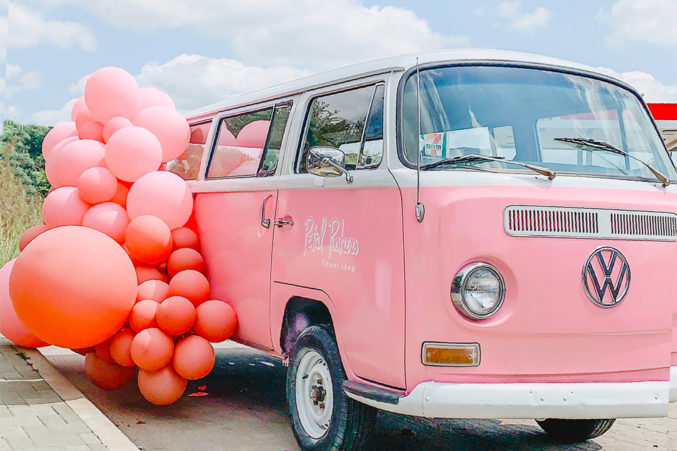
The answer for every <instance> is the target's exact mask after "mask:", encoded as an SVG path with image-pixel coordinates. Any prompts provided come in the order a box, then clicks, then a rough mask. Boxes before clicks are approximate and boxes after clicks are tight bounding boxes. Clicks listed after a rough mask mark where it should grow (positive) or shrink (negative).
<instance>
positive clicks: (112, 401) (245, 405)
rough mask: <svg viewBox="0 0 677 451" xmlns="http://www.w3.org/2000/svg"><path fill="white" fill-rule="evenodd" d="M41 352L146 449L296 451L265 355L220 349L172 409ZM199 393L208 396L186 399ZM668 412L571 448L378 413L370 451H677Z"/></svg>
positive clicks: (56, 352) (517, 428)
mask: <svg viewBox="0 0 677 451" xmlns="http://www.w3.org/2000/svg"><path fill="white" fill-rule="evenodd" d="M43 353H44V354H46V357H47V358H48V359H49V360H50V361H51V362H52V364H54V365H55V366H56V367H57V368H58V369H59V370H60V371H61V372H62V373H63V374H64V375H65V376H66V377H67V378H68V379H69V380H70V381H71V383H73V385H75V386H76V387H77V388H78V389H79V390H80V391H82V393H84V395H85V396H87V398H89V399H90V400H91V401H92V402H93V403H94V404H95V405H96V406H97V407H98V408H99V409H101V411H102V412H103V413H104V414H105V415H106V416H108V418H110V419H111V420H112V421H113V423H115V425H116V426H118V427H119V428H120V430H122V432H123V433H125V434H126V435H127V436H128V437H129V438H130V439H131V440H132V441H133V442H134V443H135V444H136V445H137V446H139V448H141V449H145V450H157V449H167V450H169V449H171V450H196V451H197V450H207V451H215V450H220V449H228V450H292V449H294V450H295V449H298V447H297V445H296V441H295V440H294V437H293V435H292V432H291V429H290V427H289V423H288V419H287V406H286V401H285V395H284V384H285V368H284V367H283V366H282V365H281V364H280V362H279V361H277V360H276V359H273V358H271V357H268V356H267V355H265V354H261V353H259V352H257V351H254V350H251V349H248V348H243V347H239V345H236V347H229V345H227V344H222V345H220V346H219V347H218V348H217V357H216V367H215V369H214V371H212V373H211V374H210V375H209V376H208V377H206V378H205V379H202V380H200V381H194V382H189V384H188V389H187V391H186V395H184V397H182V398H181V399H180V400H179V401H178V402H176V403H175V404H173V405H171V406H164V407H158V406H153V405H151V404H149V403H147V402H146V401H145V400H144V399H143V398H142V397H141V395H140V394H139V392H138V389H137V387H136V385H135V384H133V383H130V384H129V385H128V386H126V387H124V388H122V389H121V390H118V391H115V392H106V391H104V390H101V389H99V388H97V387H95V386H94V385H92V384H91V383H90V382H89V381H88V380H87V379H86V377H85V375H84V358H83V357H82V356H80V355H77V354H73V353H71V352H70V351H68V350H62V349H59V348H48V349H46V350H45V351H44V352H43ZM203 386H204V388H203ZM197 392H204V393H207V395H206V396H187V395H190V394H192V393H197ZM670 412H671V415H670V418H658V419H642V420H634V419H633V420H619V421H617V422H616V424H615V425H614V427H613V428H612V429H611V430H610V431H609V432H607V433H606V434H605V435H603V436H602V437H600V438H597V439H595V440H590V441H588V442H585V443H582V444H579V445H573V446H572V445H563V444H559V443H556V442H553V441H551V440H549V439H548V437H547V436H545V434H543V433H542V432H541V430H540V428H539V427H538V426H537V425H536V423H535V422H533V421H530V420H426V419H419V418H412V417H404V416H400V415H394V414H389V413H379V416H378V420H377V429H376V432H375V434H374V436H373V437H372V439H371V441H370V443H369V449H370V450H379V451H382V450H384V449H388V451H396V450H414V449H426V450H434V449H454V450H470V449H473V450H474V449H546V450H555V449H568V450H571V449H577V450H599V449H609V450H629V449H670V450H677V404H674V403H673V404H672V406H671V411H670Z"/></svg>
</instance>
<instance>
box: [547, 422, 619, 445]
mask: <svg viewBox="0 0 677 451" xmlns="http://www.w3.org/2000/svg"><path fill="white" fill-rule="evenodd" d="M614 421H616V420H615V419H608V420H562V419H557V418H549V419H547V420H536V423H538V425H539V426H540V427H541V429H543V430H544V431H545V432H546V433H547V434H548V435H550V436H552V437H553V438H555V439H557V440H561V441H563V442H583V441H585V440H589V439H591V438H595V437H599V436H600V435H602V434H604V433H605V432H606V431H608V430H609V429H611V426H612V425H613V424H614Z"/></svg>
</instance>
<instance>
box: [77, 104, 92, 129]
mask: <svg viewBox="0 0 677 451" xmlns="http://www.w3.org/2000/svg"><path fill="white" fill-rule="evenodd" d="M74 120H75V126H76V127H77V128H80V127H82V126H83V125H85V124H86V123H87V122H92V121H95V120H96V119H94V116H93V115H92V113H91V112H90V111H89V108H87V105H85V107H84V108H81V109H80V111H78V113H77V114H76V115H75V119H74Z"/></svg>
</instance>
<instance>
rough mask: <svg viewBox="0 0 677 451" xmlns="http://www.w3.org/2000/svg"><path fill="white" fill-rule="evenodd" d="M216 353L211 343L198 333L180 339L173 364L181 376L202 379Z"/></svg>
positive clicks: (212, 362) (175, 349) (208, 371)
mask: <svg viewBox="0 0 677 451" xmlns="http://www.w3.org/2000/svg"><path fill="white" fill-rule="evenodd" d="M215 361H216V355H215V354H214V348H213V347H212V345H211V343H209V342H208V341H207V340H205V339H204V338H202V337H198V336H197V335H191V336H190V337H186V338H184V339H183V340H181V341H179V342H178V343H177V344H176V347H175V348H174V358H173V359H172V364H173V365H174V369H175V370H176V372H177V373H179V376H181V377H184V378H186V379H189V380H195V379H202V378H203V377H205V376H206V375H208V374H209V373H210V372H211V370H212V368H214V363H215Z"/></svg>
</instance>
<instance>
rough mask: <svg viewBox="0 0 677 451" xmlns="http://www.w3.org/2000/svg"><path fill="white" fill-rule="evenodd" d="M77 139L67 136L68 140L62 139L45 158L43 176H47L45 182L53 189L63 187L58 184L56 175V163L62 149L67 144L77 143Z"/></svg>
mask: <svg viewBox="0 0 677 451" xmlns="http://www.w3.org/2000/svg"><path fill="white" fill-rule="evenodd" d="M77 140H78V137H77V136H69V137H68V138H64V139H62V140H61V141H59V143H58V144H57V145H56V146H54V148H53V149H52V150H51V151H50V152H49V155H48V156H47V157H45V175H46V176H47V180H49V183H50V184H51V185H52V187H54V188H59V187H61V186H63V184H62V183H59V179H58V177H57V174H56V169H55V168H56V162H57V161H58V160H59V158H61V157H60V156H59V155H60V154H61V152H62V150H63V148H64V147H65V146H66V144H68V143H72V142H74V141H77Z"/></svg>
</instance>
